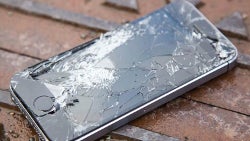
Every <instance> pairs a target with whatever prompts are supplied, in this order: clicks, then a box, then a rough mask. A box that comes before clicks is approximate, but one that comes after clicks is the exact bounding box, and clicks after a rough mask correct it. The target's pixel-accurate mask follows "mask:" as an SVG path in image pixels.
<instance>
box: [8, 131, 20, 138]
mask: <svg viewBox="0 0 250 141" xmlns="http://www.w3.org/2000/svg"><path fill="white" fill-rule="evenodd" d="M9 134H10V135H11V136H12V137H13V138H18V137H19V134H18V133H16V132H15V131H13V130H9Z"/></svg>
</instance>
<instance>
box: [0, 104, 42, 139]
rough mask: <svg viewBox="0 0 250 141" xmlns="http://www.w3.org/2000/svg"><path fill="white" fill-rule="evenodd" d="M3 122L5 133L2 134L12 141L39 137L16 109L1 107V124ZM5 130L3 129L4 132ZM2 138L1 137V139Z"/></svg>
mask: <svg viewBox="0 0 250 141" xmlns="http://www.w3.org/2000/svg"><path fill="white" fill-rule="evenodd" d="M1 123H2V124H3V129H2V130H4V133H3V135H1V136H5V138H9V139H10V140H11V141H28V140H29V139H30V138H32V137H33V138H35V139H38V138H37V136H36V133H35V132H34V130H33V129H32V128H31V126H30V125H29V124H28V121H27V120H26V119H25V118H24V117H23V115H22V114H20V113H19V112H17V111H15V110H10V109H7V108H2V107H1V108H0V124H1ZM2 132H3V131H1V134H2ZM0 140H1V139H0Z"/></svg>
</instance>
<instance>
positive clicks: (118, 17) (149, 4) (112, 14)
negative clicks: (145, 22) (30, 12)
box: [38, 0, 166, 23]
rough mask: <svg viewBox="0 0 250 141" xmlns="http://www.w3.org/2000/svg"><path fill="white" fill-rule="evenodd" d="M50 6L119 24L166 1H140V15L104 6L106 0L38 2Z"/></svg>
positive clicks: (42, 0) (41, 0) (158, 6)
mask: <svg viewBox="0 0 250 141" xmlns="http://www.w3.org/2000/svg"><path fill="white" fill-rule="evenodd" d="M38 1H40V2H44V3H47V4H49V5H52V6H55V7H59V8H62V9H66V10H70V11H73V12H78V13H84V14H86V15H89V16H93V17H98V18H102V19H106V20H110V21H114V22H118V23H122V22H124V21H131V20H134V19H136V18H139V17H141V16H142V15H145V14H147V13H150V12H152V11H154V10H156V9H158V8H160V7H162V6H164V5H165V4H166V1H165V0H157V1H155V0H147V1H146V2H145V0H138V7H139V13H134V12H128V11H126V10H118V9H117V8H113V7H110V6H106V5H104V3H105V0H71V1H67V0H53V1H51V0H38Z"/></svg>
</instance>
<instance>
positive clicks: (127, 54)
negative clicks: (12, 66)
mask: <svg viewBox="0 0 250 141" xmlns="http://www.w3.org/2000/svg"><path fill="white" fill-rule="evenodd" d="M234 55H235V49H234V48H233V46H232V44H231V43H230V42H229V41H228V40H227V39H225V37H224V36H223V35H221V33H219V32H218V30H217V29H215V28H214V27H213V26H212V25H211V24H210V23H208V21H207V20H206V19H205V18H204V17H203V16H202V15H200V13H198V12H197V10H196V9H195V8H194V7H193V6H191V5H190V4H189V3H186V2H174V3H171V4H170V5H168V6H165V7H164V8H162V9H160V10H158V11H156V12H154V13H152V14H150V15H149V16H146V17H143V18H141V19H139V20H136V21H134V22H132V23H130V24H126V25H124V26H121V27H119V28H118V29H117V30H115V31H111V32H108V33H106V34H103V35H101V36H100V38H99V39H96V40H95V41H94V42H93V43H91V44H90V45H88V46H87V47H84V48H82V49H80V50H78V51H76V52H72V51H68V52H66V53H64V54H63V55H60V56H55V57H52V58H50V59H49V60H48V61H46V62H45V63H43V64H42V65H40V66H39V67H38V68H30V69H28V70H26V73H24V74H26V76H27V71H28V75H29V76H32V77H29V79H34V80H36V81H38V82H39V83H41V84H43V85H45V86H46V88H48V89H49V90H50V92H51V93H52V94H53V95H54V98H55V103H57V109H55V111H54V112H55V113H57V112H58V111H61V113H63V115H64V116H65V117H66V118H67V120H68V121H69V122H70V129H68V130H67V133H65V138H67V139H72V138H73V137H77V136H79V135H83V134H85V133H88V132H89V131H91V130H93V129H95V128H98V127H99V126H101V125H103V124H105V123H107V122H109V121H112V119H115V118H117V117H119V116H121V115H123V114H125V113H127V112H129V111H131V110H133V109H135V108H136V107H139V106H141V105H143V104H145V103H147V102H148V101H151V100H153V99H155V98H157V97H159V96H161V95H162V94H165V93H167V92H169V91H171V90H173V89H174V88H176V87H178V86H180V85H182V84H184V83H186V82H188V81H190V80H192V79H194V78H196V77H198V76H200V75H202V74H204V73H206V72H208V71H210V70H212V69H213V68H215V67H216V66H219V65H221V64H223V63H226V62H227V61H228V60H230V59H232V57H233V56H234ZM44 70H46V71H44ZM23 76H25V75H23ZM62 111H63V112H62ZM52 115H53V114H52ZM43 118H44V117H38V119H39V120H41V121H43ZM50 118H53V116H51V115H50ZM45 119H46V118H45ZM46 122H47V123H46V124H48V121H46ZM41 124H42V123H41ZM51 130H52V129H51ZM66 135H67V136H66Z"/></svg>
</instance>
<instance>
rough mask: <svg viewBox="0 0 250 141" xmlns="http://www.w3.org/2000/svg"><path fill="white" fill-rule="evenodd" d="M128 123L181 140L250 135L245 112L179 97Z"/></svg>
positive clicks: (224, 140)
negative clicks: (231, 110)
mask: <svg viewBox="0 0 250 141" xmlns="http://www.w3.org/2000/svg"><path fill="white" fill-rule="evenodd" d="M131 124H132V125H134V126H139V127H141V128H144V129H147V130H151V131H154V132H158V133H161V134H165V135H169V136H172V137H175V138H179V139H181V140H195V141H214V140H218V141H229V140H234V141H239V140H249V138H250V118H249V117H248V116H245V115H241V114H237V113H234V112H230V111H226V110H223V109H219V108H216V107H210V106H208V105H204V104H199V103H197V102H193V101H188V100H185V99H180V98H179V99H177V100H174V101H172V102H170V103H168V104H166V105H164V106H162V107H160V108H158V109H157V110H155V111H154V112H151V113H149V114H147V115H145V116H143V117H141V118H139V119H137V120H135V121H133V122H132V123H131Z"/></svg>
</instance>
